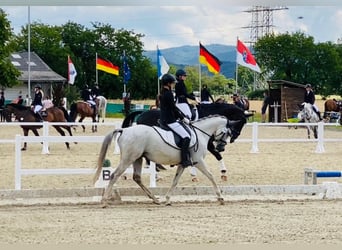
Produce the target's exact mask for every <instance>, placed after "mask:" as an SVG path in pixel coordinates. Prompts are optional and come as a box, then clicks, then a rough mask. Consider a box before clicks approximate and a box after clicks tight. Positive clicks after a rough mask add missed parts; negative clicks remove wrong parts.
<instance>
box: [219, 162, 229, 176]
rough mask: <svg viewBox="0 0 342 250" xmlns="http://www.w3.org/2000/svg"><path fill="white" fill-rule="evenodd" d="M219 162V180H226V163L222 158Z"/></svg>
mask: <svg viewBox="0 0 342 250" xmlns="http://www.w3.org/2000/svg"><path fill="white" fill-rule="evenodd" d="M219 163H220V166H219V168H220V172H221V180H223V181H227V179H228V177H227V168H226V165H225V164H224V161H223V159H221V160H220V161H219Z"/></svg>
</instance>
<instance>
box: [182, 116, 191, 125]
mask: <svg viewBox="0 0 342 250" xmlns="http://www.w3.org/2000/svg"><path fill="white" fill-rule="evenodd" d="M182 121H183V122H184V123H185V124H188V125H189V124H190V120H189V119H188V118H186V117H184V118H183V120H182Z"/></svg>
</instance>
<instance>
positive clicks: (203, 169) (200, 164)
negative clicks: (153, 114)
mask: <svg viewBox="0 0 342 250" xmlns="http://www.w3.org/2000/svg"><path fill="white" fill-rule="evenodd" d="M196 167H197V168H198V170H199V171H201V172H202V173H203V174H204V175H205V176H207V177H208V179H209V180H210V181H211V183H212V184H213V187H214V190H215V193H216V195H217V200H218V201H219V202H220V204H221V205H223V204H224V199H223V197H222V194H221V190H220V189H219V187H218V186H217V184H216V181H215V179H214V176H213V175H212V174H211V173H210V172H209V170H208V168H207V166H206V164H205V162H204V160H203V159H201V160H200V161H198V163H197V164H196Z"/></svg>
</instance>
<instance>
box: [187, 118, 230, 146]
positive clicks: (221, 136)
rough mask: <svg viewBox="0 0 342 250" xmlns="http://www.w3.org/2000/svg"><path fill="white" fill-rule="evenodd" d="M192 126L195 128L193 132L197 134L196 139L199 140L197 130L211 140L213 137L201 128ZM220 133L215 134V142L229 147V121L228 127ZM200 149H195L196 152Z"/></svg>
mask: <svg viewBox="0 0 342 250" xmlns="http://www.w3.org/2000/svg"><path fill="white" fill-rule="evenodd" d="M190 126H191V127H192V128H193V131H194V132H195V135H196V138H197V133H196V130H198V131H200V132H201V133H203V134H205V135H206V136H208V137H209V138H210V137H212V135H210V134H208V133H207V132H205V131H203V130H202V129H200V128H199V127H196V126H195V125H193V124H190ZM220 130H221V131H220V133H218V134H215V136H214V141H215V142H217V143H220V144H223V145H224V146H225V145H227V138H228V136H231V129H230V127H229V120H227V125H226V127H224V128H222V129H220ZM196 145H197V146H198V143H196ZM197 148H198V147H196V148H195V151H196V150H197Z"/></svg>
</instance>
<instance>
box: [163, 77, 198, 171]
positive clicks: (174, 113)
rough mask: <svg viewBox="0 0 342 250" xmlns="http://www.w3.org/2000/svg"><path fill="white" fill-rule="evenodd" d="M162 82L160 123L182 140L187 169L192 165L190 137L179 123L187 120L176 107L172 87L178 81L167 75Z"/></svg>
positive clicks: (183, 162) (184, 164) (184, 161)
mask: <svg viewBox="0 0 342 250" xmlns="http://www.w3.org/2000/svg"><path fill="white" fill-rule="evenodd" d="M161 81H162V85H163V86H162V90H161V95H160V122H161V123H162V125H166V126H167V127H169V128H170V129H171V130H172V131H173V132H174V133H176V134H178V135H179V136H180V137H181V138H182V141H181V165H182V166H183V167H184V168H185V167H188V166H191V165H192V162H191V160H190V152H189V144H190V135H189V133H188V132H187V131H186V130H185V128H184V127H183V126H182V124H180V123H179V122H178V121H177V119H178V118H180V119H186V118H184V115H183V114H182V113H181V112H180V111H179V110H178V108H177V107H176V105H175V101H174V98H173V93H172V85H173V84H175V83H176V79H175V78H174V77H173V76H172V75H170V74H165V75H163V77H162V79H161Z"/></svg>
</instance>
